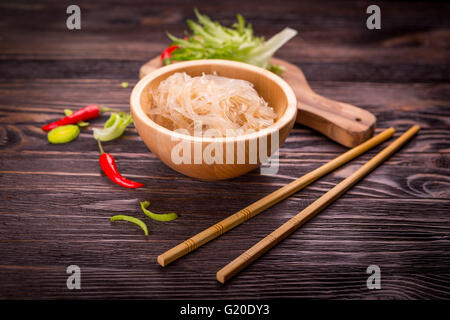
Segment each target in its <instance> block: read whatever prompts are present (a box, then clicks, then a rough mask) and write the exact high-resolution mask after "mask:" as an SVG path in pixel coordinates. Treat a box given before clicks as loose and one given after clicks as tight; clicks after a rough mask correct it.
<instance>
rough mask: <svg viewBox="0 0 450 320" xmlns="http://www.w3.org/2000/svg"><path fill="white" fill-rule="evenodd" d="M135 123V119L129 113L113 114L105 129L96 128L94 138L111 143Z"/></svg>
mask: <svg viewBox="0 0 450 320" xmlns="http://www.w3.org/2000/svg"><path fill="white" fill-rule="evenodd" d="M132 122H133V118H132V117H131V114H129V113H124V112H120V113H116V112H113V113H111V116H110V117H109V119H108V121H106V123H105V125H104V127H103V129H99V128H94V138H95V139H96V140H100V141H111V140H114V139H116V138H118V137H120V136H121V135H122V134H123V133H124V131H125V129H126V128H127V126H128V125H129V124H130V123H132Z"/></svg>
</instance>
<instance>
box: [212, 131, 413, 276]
mask: <svg viewBox="0 0 450 320" xmlns="http://www.w3.org/2000/svg"><path fill="white" fill-rule="evenodd" d="M419 129H420V127H419V126H417V125H415V126H413V127H411V128H410V129H409V130H408V131H406V132H405V133H404V134H403V135H401V136H400V137H399V138H398V139H397V140H395V141H394V142H393V143H391V144H390V145H389V146H388V147H386V148H385V149H383V150H382V151H381V152H380V153H378V154H377V155H376V156H375V157H373V158H372V159H370V160H369V161H368V162H366V163H365V164H364V165H363V166H361V167H360V168H359V169H358V170H356V171H355V172H354V173H353V174H351V175H350V176H349V177H347V178H346V179H344V180H343V181H341V182H340V183H339V184H337V185H336V186H335V187H333V188H332V189H331V190H329V191H328V192H327V193H325V194H324V195H323V196H321V197H320V198H319V199H317V200H316V201H314V202H313V203H312V204H310V205H309V206H308V207H306V208H305V209H304V210H302V211H301V212H300V213H298V214H297V215H296V216H295V217H293V218H291V219H290V220H288V221H287V222H286V223H284V224H283V225H282V226H281V227H279V228H278V229H276V230H275V231H273V232H272V233H271V234H269V235H268V236H266V237H265V238H264V239H262V240H261V241H259V242H258V243H256V244H255V245H254V246H253V247H251V248H250V249H248V250H247V251H245V252H244V253H242V254H241V255H240V256H238V257H237V258H236V259H234V260H233V261H231V262H230V263H229V264H227V265H226V266H225V267H223V268H222V269H220V270H219V271H218V272H217V275H216V276H217V280H218V281H219V282H221V283H225V282H226V281H227V280H229V279H230V278H232V277H233V276H235V275H236V274H237V273H238V272H239V271H241V270H242V269H244V268H245V267H247V266H248V265H250V264H251V263H252V262H253V261H255V260H256V259H258V258H259V257H260V256H261V255H262V254H264V253H265V252H267V251H269V250H270V249H271V248H272V247H274V246H275V245H276V244H277V243H279V242H280V241H281V240H283V239H284V238H286V237H287V236H289V235H290V234H291V233H292V232H294V231H295V230H297V229H298V228H299V227H300V226H301V225H303V224H304V223H305V222H307V221H308V220H309V219H311V218H313V217H314V216H315V215H317V214H318V213H319V212H320V211H321V210H323V209H324V208H326V207H327V206H328V205H329V204H331V203H332V202H333V201H334V200H336V199H337V198H339V197H340V196H341V195H342V194H343V193H344V192H346V191H347V190H348V189H350V188H351V187H352V186H353V185H354V184H355V183H357V182H358V181H360V180H361V179H363V178H364V177H365V176H366V175H368V174H369V173H370V172H371V171H372V170H374V169H375V168H376V167H377V166H379V165H380V164H381V163H383V162H384V161H385V160H386V159H388V158H389V157H390V156H391V155H392V154H393V153H394V152H395V151H397V150H398V149H399V148H400V147H402V146H403V145H404V144H405V143H406V142H407V141H408V140H409V139H411V138H412V137H413V136H414V135H415V134H416V133H417V132H418V131H419Z"/></svg>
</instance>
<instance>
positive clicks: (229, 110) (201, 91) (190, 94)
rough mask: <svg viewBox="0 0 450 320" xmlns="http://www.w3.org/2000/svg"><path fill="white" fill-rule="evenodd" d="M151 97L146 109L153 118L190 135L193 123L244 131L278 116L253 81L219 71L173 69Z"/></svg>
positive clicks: (223, 131)
mask: <svg viewBox="0 0 450 320" xmlns="http://www.w3.org/2000/svg"><path fill="white" fill-rule="evenodd" d="M150 97H151V103H150V106H149V109H148V112H147V113H148V115H149V117H150V118H151V119H152V120H153V121H155V122H156V123H158V124H160V125H162V126H164V127H165V128H167V129H169V130H176V129H180V128H181V129H187V130H188V131H189V133H190V134H191V135H193V134H194V123H195V124H196V125H197V123H201V125H202V130H208V129H216V130H217V132H218V133H219V134H220V135H222V136H229V135H230V133H231V132H230V129H232V130H233V131H234V132H240V133H241V134H245V133H249V132H254V131H258V130H260V129H263V128H266V127H268V126H270V125H271V124H273V123H274V121H275V118H276V116H277V115H276V113H275V112H274V110H273V109H272V107H270V106H269V105H268V104H267V102H266V101H264V99H263V98H262V97H260V96H259V94H258V92H256V90H255V89H254V87H253V84H252V83H250V82H248V81H245V80H238V79H231V78H226V77H221V76H217V75H216V74H213V75H207V74H203V75H202V76H198V77H191V76H189V75H188V74H186V73H184V72H183V73H180V72H177V73H174V74H173V75H171V76H170V77H168V78H167V79H166V80H164V81H161V83H160V84H159V86H158V88H156V89H155V90H152V91H151V92H150ZM227 130H228V131H227ZM231 134H232V133H231ZM232 135H233V134H232Z"/></svg>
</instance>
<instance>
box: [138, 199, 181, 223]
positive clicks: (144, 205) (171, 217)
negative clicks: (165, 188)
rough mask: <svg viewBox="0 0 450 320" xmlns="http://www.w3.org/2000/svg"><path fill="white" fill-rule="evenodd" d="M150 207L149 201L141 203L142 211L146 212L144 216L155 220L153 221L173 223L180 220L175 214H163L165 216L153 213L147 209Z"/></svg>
mask: <svg viewBox="0 0 450 320" xmlns="http://www.w3.org/2000/svg"><path fill="white" fill-rule="evenodd" d="M149 205H150V202H149V201H142V202H141V209H142V211H143V212H144V214H145V215H146V216H147V217H149V218H151V219H153V220H158V221H172V220H175V219H176V218H178V215H177V214H176V213H174V212H172V213H163V214H158V213H153V212H151V211H150V210H148V209H147V207H148V206H149Z"/></svg>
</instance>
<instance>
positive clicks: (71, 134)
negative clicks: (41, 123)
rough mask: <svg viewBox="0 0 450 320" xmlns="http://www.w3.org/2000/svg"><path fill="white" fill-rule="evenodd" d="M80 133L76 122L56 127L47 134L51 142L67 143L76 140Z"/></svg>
mask: <svg viewBox="0 0 450 320" xmlns="http://www.w3.org/2000/svg"><path fill="white" fill-rule="evenodd" d="M79 134H80V128H78V126H77V125H74V124H68V125H65V126H59V127H56V128H54V129H52V130H50V132H49V133H48V134H47V139H48V142H50V143H54V144H57V143H67V142H70V141H72V140H75V139H76V138H77V137H78V135H79Z"/></svg>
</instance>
